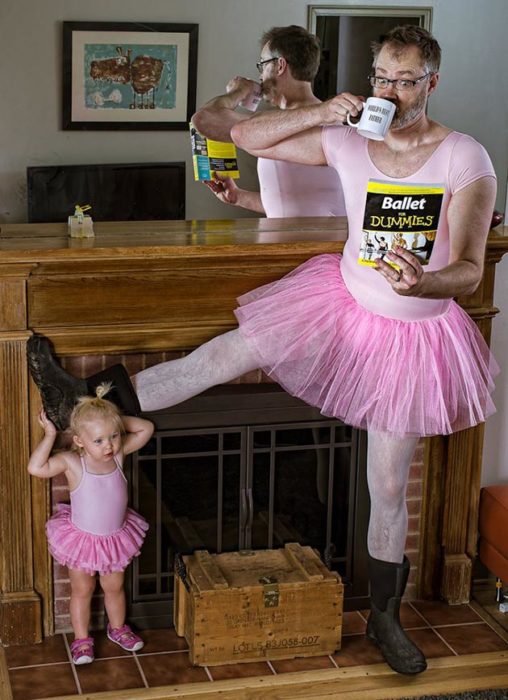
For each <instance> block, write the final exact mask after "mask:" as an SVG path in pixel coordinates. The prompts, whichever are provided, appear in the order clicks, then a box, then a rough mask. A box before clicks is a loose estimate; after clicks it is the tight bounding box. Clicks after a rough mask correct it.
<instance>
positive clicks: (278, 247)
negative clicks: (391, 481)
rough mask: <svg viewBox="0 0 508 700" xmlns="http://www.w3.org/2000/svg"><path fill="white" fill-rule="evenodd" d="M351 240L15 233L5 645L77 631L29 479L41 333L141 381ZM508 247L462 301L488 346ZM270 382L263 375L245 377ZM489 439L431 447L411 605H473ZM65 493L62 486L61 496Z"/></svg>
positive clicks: (297, 229)
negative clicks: (119, 365)
mask: <svg viewBox="0 0 508 700" xmlns="http://www.w3.org/2000/svg"><path fill="white" fill-rule="evenodd" d="M345 237H346V222H345V219H342V218H339V219H331V218H327V219H293V220H288V219H286V220H280V219H279V220H269V219H255V220H254V219H253V220H248V219H242V220H238V221H222V222H206V221H204V222H195V221H194V222H132V223H109V224H98V225H97V226H96V237H95V239H85V240H74V239H69V238H68V237H67V230H66V226H64V225H60V224H54V225H53V224H21V225H6V226H2V227H1V230H0V251H1V258H0V292H1V294H0V299H1V306H0V319H1V326H0V328H1V331H0V389H1V392H2V397H3V401H2V403H1V406H0V421H1V424H2V428H3V430H2V433H3V437H4V440H3V444H2V454H1V457H2V459H1V462H0V495H1V497H2V504H3V507H2V509H1V510H0V527H1V532H2V536H3V547H2V548H1V551H0V585H1V589H0V639H1V641H2V642H3V644H5V645H10V644H22V643H25V644H26V643H33V642H37V641H40V639H41V638H42V636H46V635H50V634H53V633H54V632H55V623H56V627H57V629H66V628H67V627H68V619H66V617H65V616H66V606H67V601H66V598H67V595H68V588H67V585H68V584H67V582H66V578H64V575H63V573H62V571H60V570H59V569H57V570H56V571H55V572H53V568H52V562H51V560H50V558H49V556H48V552H47V547H46V542H45V536H44V523H45V521H46V519H47V517H48V515H49V514H50V512H51V500H52V498H51V492H50V488H49V484H48V483H46V482H43V481H42V480H36V479H32V480H31V479H30V477H29V476H28V474H27V471H26V463H27V460H28V455H29V452H30V446H31V444H34V443H35V442H36V441H38V439H39V437H40V429H39V426H38V424H37V413H38V410H39V407H40V399H39V396H38V393H37V391H36V389H35V387H34V385H33V384H32V383H31V382H29V379H28V374H27V367H26V361H25V343H26V339H27V338H28V337H29V335H30V332H31V331H32V330H34V331H39V332H42V333H44V334H45V335H47V336H48V337H49V338H50V339H51V340H52V341H53V343H54V346H55V350H56V353H57V354H58V355H59V356H60V357H63V358H66V362H67V365H68V367H69V369H71V371H73V373H76V374H88V373H89V370H91V371H93V370H94V369H95V368H96V367H97V364H99V365H102V364H103V363H105V362H107V363H108V364H112V363H113V362H114V361H118V359H119V357H120V358H121V359H125V361H126V363H127V365H128V367H129V369H130V370H131V371H133V372H134V371H136V370H137V369H138V368H139V367H140V366H143V364H144V365H147V364H153V363H155V362H159V361H160V360H161V359H164V357H166V358H167V359H168V358H169V355H168V353H177V354H180V353H181V352H183V351H185V350H186V349H188V348H192V347H195V346H197V345H199V344H200V343H202V342H203V341H205V340H207V339H209V338H211V337H213V336H214V335H217V334H218V333H222V332H224V331H226V330H229V329H230V328H232V327H234V325H235V323H234V316H233V314H232V309H233V308H234V306H235V299H236V297H237V296H238V295H240V294H242V293H243V292H245V291H247V290H249V289H252V288H254V287H255V286H259V285H261V284H264V283H266V282H269V281H271V280H273V279H277V278H279V277H281V276H282V275H283V274H285V273H286V272H288V271H289V270H291V269H293V268H294V267H296V266H297V265H298V264H300V263H301V262H303V261H304V260H306V259H308V258H309V257H311V256H312V255H316V254H319V253H326V252H335V251H337V250H340V249H341V248H342V244H343V242H344V240H345ZM507 249H508V231H507V230H506V228H502V229H500V230H499V231H498V232H497V233H495V232H492V234H491V236H490V238H489V243H488V249H487V257H486V266H485V274H484V278H483V281H482V284H481V285H480V287H479V288H478V290H477V291H476V292H475V294H474V295H472V296H470V297H465V298H464V299H459V302H460V303H461V304H462V305H463V306H464V308H465V309H466V310H467V311H468V312H469V313H470V314H471V316H472V317H473V319H474V320H475V321H476V323H477V324H478V326H479V328H480V330H481V331H482V333H483V335H484V337H485V338H486V340H487V341H489V339H490V327H491V321H492V318H493V317H494V316H495V314H496V313H497V309H496V308H495V307H493V304H492V301H493V288H494V277H495V265H496V263H497V262H498V261H499V260H500V259H501V257H502V256H503V254H504V253H505V252H506V250H507ZM165 351H166V354H165V356H164V355H163V354H162V353H164V352H165ZM92 365H93V366H92ZM261 380H262V377H261V376H260V374H259V373H251V375H249V376H248V377H246V378H243V379H242V381H261ZM482 442H483V426H482V425H481V426H478V427H476V428H474V429H470V430H466V431H462V432H460V433H457V434H455V435H452V436H449V437H436V438H432V439H430V440H425V441H422V443H421V444H420V446H419V447H418V450H417V455H416V460H415V463H414V464H413V466H412V471H411V483H410V487H409V493H408V506H409V512H410V535H409V537H408V543H407V546H408V551H409V554H410V558H411V562H412V565H413V567H414V568H413V572H412V585H411V589H410V595H411V597H413V596H417V597H419V598H439V597H443V598H444V599H445V600H447V601H448V602H449V603H461V602H465V601H467V600H468V598H469V590H470V581H471V566H472V561H473V559H474V556H475V554H476V533H477V507H478V495H479V487H480V475H481V454H482ZM63 495H64V494H63V493H62V484H61V483H60V484H59V483H58V482H57V483H56V484H55V491H54V494H53V496H54V497H57V498H58V500H61V496H63ZM420 511H421V522H420V524H419V518H418V513H419V512H420ZM53 586H54V590H55V596H53Z"/></svg>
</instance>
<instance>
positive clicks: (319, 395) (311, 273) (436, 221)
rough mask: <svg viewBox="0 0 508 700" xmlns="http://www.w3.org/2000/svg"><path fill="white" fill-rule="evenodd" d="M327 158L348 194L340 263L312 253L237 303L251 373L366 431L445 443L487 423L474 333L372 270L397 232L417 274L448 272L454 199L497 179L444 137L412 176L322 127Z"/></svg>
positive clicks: (486, 357) (461, 143) (489, 365)
mask: <svg viewBox="0 0 508 700" xmlns="http://www.w3.org/2000/svg"><path fill="white" fill-rule="evenodd" d="M323 149H324V152H325V154H326V157H327V160H328V163H329V165H330V166H331V167H333V168H335V169H336V170H337V172H338V173H339V175H340V180H341V183H342V188H343V190H344V197H345V201H346V209H347V217H348V230H349V238H348V241H347V243H346V246H345V249H344V255H343V257H342V256H340V255H333V254H328V255H318V256H316V257H314V258H312V259H311V260H308V261H307V262H305V263H304V264H303V265H300V266H299V267H298V268H297V269H296V270H294V271H293V272H291V273H289V274H288V275H286V276H285V277H283V278H282V279H281V280H278V281H276V282H273V283H270V284H267V285H265V286H263V287H259V288H257V289H255V290H253V291H252V292H249V293H247V294H244V295H243V296H242V297H240V299H239V300H238V301H239V304H240V306H239V308H238V309H236V311H235V314H236V317H237V319H238V322H239V330H240V333H241V335H242V336H243V337H244V338H245V340H246V341H247V342H248V343H249V346H250V347H251V348H252V349H253V351H254V352H256V354H257V359H258V363H259V366H260V367H262V368H263V369H264V370H265V372H266V373H267V374H269V375H270V376H271V377H273V378H274V379H275V380H276V381H277V382H278V383H279V384H280V385H281V386H282V387H284V388H285V389H286V390H287V391H288V392H289V393H290V394H293V395H294V396H298V397H300V398H301V399H303V400H304V401H306V402H307V403H310V404H311V405H313V406H317V407H318V408H319V409H320V411H321V412H322V413H323V414H324V415H328V416H334V417H335V418H338V419H340V420H341V421H343V422H344V423H347V424H349V425H353V426H356V427H359V428H365V429H367V430H372V431H378V432H390V433H396V434H401V435H443V434H447V433H451V432H455V431H457V430H462V429H464V428H468V427H470V426H473V425H476V424H478V423H480V422H482V421H484V420H485V419H486V418H487V416H488V415H490V414H491V413H492V412H493V411H494V406H493V403H492V400H491V397H490V392H491V391H492V389H493V382H492V377H493V375H494V374H495V372H496V364H495V361H494V360H493V358H492V356H491V355H490V352H489V349H488V347H487V345H486V343H485V341H484V339H483V337H482V335H481V333H480V332H479V330H478V328H477V327H476V325H475V324H474V323H473V321H472V320H471V319H470V318H469V316H468V315H467V314H466V313H465V312H464V311H463V310H462V309H461V308H460V307H459V306H458V305H457V304H456V303H455V302H454V301H452V300H451V299H421V298H414V297H405V296H401V295H399V294H397V293H396V292H394V291H393V289H392V288H391V286H390V285H389V284H388V282H387V281H386V280H385V279H384V277H382V276H381V275H380V274H379V273H378V272H376V270H374V269H373V267H372V266H369V263H370V264H371V263H372V261H373V259H375V257H376V255H377V256H378V257H382V256H383V255H385V254H386V252H387V250H389V249H390V246H391V245H394V244H395V243H396V242H397V240H399V238H400V236H401V235H402V233H403V234H404V235H403V238H404V244H405V246H406V247H407V248H408V249H411V250H412V251H414V252H415V254H417V256H418V257H420V259H423V260H424V261H425V262H428V265H427V266H426V267H425V268H424V269H426V270H438V269H440V268H442V267H445V266H446V265H448V259H449V250H450V241H449V230H448V221H447V212H448V207H449V203H450V199H451V197H452V196H453V195H454V194H455V193H457V192H459V190H461V189H462V188H464V187H466V186H467V185H468V184H470V183H472V182H474V181H475V180H477V179H478V178H481V177H492V176H494V170H493V168H492V164H491V162H490V159H489V157H488V155H487V154H486V152H485V150H484V149H483V148H482V146H480V144H478V143H477V142H476V141H474V139H472V138H470V137H468V136H465V135H464V134H459V133H456V132H452V133H450V134H449V135H448V136H447V137H446V138H445V139H444V140H443V141H442V142H441V144H440V145H439V146H438V148H437V149H436V150H435V151H434V153H433V154H432V155H431V156H430V157H429V158H428V160H427V161H426V162H425V163H424V165H423V166H422V167H421V168H420V169H419V170H418V171H417V172H416V173H414V174H413V175H411V176H410V177H407V178H391V177H388V176H386V175H384V174H383V173H382V172H380V171H379V170H378V169H377V168H376V167H375V165H374V164H373V162H372V161H371V159H370V157H369V153H368V141H367V139H364V138H363V137H362V136H359V135H358V134H357V133H356V131H354V130H353V129H350V128H347V127H326V128H324V129H323ZM423 200H425V201H423ZM429 207H430V209H429ZM390 217H391V218H390ZM385 223H387V228H384V224H385ZM390 226H393V228H392V230H390V228H389V227H390ZM398 227H401V228H400V229H399V228H398ZM407 227H409V228H407ZM398 237H399V238H398ZM399 245H400V243H399ZM360 259H361V263H362V264H360V263H359V260H360Z"/></svg>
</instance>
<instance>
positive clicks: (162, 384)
mask: <svg viewBox="0 0 508 700" xmlns="http://www.w3.org/2000/svg"><path fill="white" fill-rule="evenodd" d="M257 367H259V359H258V358H257V357H256V355H255V353H254V351H253V350H252V349H251V347H250V346H249V345H248V343H247V342H246V341H245V340H244V339H243V338H242V336H241V335H240V332H239V331H238V330H234V331H229V332H228V333H224V334H223V335H219V336H217V337H216V338H213V339H212V340H210V341H208V342H207V343H204V344H203V345H201V346H200V347H199V348H197V349H196V350H194V351H193V352H191V353H190V354H189V355H187V356H186V357H182V358H181V359H178V360H170V361H169V362H162V363H160V364H158V365H154V366H153V367H149V368H148V369H145V370H143V371H142V372H139V373H138V374H135V375H134V376H132V377H131V381H132V383H133V385H134V388H135V390H136V393H137V395H138V399H139V403H140V405H141V410H142V411H157V410H159V409H161V408H168V407H169V406H175V405H176V404H178V403H181V402H182V401H185V400H186V399H189V398H191V397H192V396H196V394H200V393H201V392H202V391H205V389H209V388H210V387H212V386H216V385H217V384H224V383H225V382H228V381H230V380H231V379H236V378H237V377H240V376H241V375H242V374H244V373H245V372H250V371H251V370H253V369H257Z"/></svg>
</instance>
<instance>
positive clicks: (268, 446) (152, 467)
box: [129, 384, 368, 626]
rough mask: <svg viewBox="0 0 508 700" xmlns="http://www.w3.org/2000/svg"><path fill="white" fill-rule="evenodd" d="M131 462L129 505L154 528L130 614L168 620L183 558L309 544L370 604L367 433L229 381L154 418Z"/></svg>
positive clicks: (135, 572) (353, 600) (353, 597)
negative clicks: (179, 558) (176, 567)
mask: <svg viewBox="0 0 508 700" xmlns="http://www.w3.org/2000/svg"><path fill="white" fill-rule="evenodd" d="M149 417H150V418H151V419H152V420H154V422H155V424H156V431H155V433H154V437H153V438H152V440H151V441H150V443H149V444H148V445H147V446H145V448H143V450H141V451H140V452H139V454H137V455H135V456H134V458H133V461H132V478H131V482H132V485H133V494H132V495H133V505H134V507H135V508H136V509H137V510H139V511H140V512H141V513H142V514H143V515H144V517H145V518H146V519H147V520H148V521H149V523H150V530H149V533H148V535H147V539H146V541H145V544H144V545H143V550H142V553H141V556H140V557H139V558H138V559H137V560H135V562H134V566H133V567H132V579H131V581H130V586H129V587H130V598H131V601H130V618H131V619H134V620H135V621H136V622H137V623H138V624H139V625H141V626H157V625H160V624H162V623H164V624H167V623H168V622H170V621H171V605H170V603H171V599H172V591H173V568H174V560H175V555H177V554H179V553H190V552H193V551H194V550H196V549H207V550H208V551H210V552H225V551H233V550H239V549H265V548H274V547H275V548H276V547H282V546H283V545H284V543H286V542H299V543H300V544H302V545H310V546H311V547H314V548H315V549H317V550H318V551H319V553H320V554H321V556H322V558H323V560H324V561H325V563H326V564H327V566H329V567H330V568H331V569H334V570H336V571H338V572H339V573H340V574H341V576H342V578H343V580H344V583H345V584H346V591H345V592H346V601H345V602H346V608H347V609H355V608H358V607H362V606H363V605H365V604H366V602H367V594H368V590H367V575H366V559H365V554H364V552H365V538H366V525H367V520H368V496H367V487H366V479H365V452H366V437H365V434H364V433H363V432H362V431H358V430H355V429H353V428H351V427H349V426H346V425H344V424H343V423H341V422H339V421H336V420H333V419H328V418H325V417H324V416H322V415H321V414H320V413H319V412H318V411H317V410H316V409H313V408H311V407H309V406H307V405H306V404H304V403H302V402H301V401H299V400H297V399H294V398H292V397H290V396H288V395H287V394H286V393H284V392H283V391H281V390H280V388H279V387H277V386H275V385H270V384H268V385H230V386H229V385H228V386H224V387H219V388H217V389H215V390H212V391H210V392H207V393H206V394H203V395H201V396H200V397H197V398H195V399H192V400H191V401H188V402H186V403H185V404H181V405H180V406H177V407H175V408H173V409H170V410H168V411H164V412H157V413H153V414H151V415H150V416H149Z"/></svg>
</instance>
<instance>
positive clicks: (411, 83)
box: [368, 72, 432, 90]
mask: <svg viewBox="0 0 508 700" xmlns="http://www.w3.org/2000/svg"><path fill="white" fill-rule="evenodd" d="M429 75H432V72H429V73H425V75H422V77H421V78H417V79H416V80H409V79H408V78H396V79H395V80H391V79H390V78H382V77H380V76H378V75H369V78H368V79H369V82H370V84H371V85H372V87H375V88H380V89H381V90H383V89H384V88H387V87H388V86H389V85H393V87H394V88H395V89H396V90H412V89H413V88H414V87H415V86H416V85H418V83H420V82H421V81H422V80H425V78H428V77H429Z"/></svg>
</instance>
